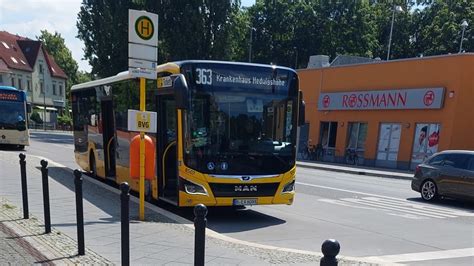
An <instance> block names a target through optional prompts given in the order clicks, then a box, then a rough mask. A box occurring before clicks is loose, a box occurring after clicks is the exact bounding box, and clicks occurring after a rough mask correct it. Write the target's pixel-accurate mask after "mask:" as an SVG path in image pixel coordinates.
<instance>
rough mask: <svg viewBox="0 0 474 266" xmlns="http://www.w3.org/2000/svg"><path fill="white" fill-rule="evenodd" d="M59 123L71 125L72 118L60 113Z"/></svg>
mask: <svg viewBox="0 0 474 266" xmlns="http://www.w3.org/2000/svg"><path fill="white" fill-rule="evenodd" d="M58 124H60V125H63V126H70V125H72V118H71V117H70V116H68V115H60V116H58Z"/></svg>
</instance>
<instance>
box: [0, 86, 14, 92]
mask: <svg viewBox="0 0 474 266" xmlns="http://www.w3.org/2000/svg"><path fill="white" fill-rule="evenodd" d="M0 90H11V91H19V90H18V89H17V88H15V87H12V86H0Z"/></svg>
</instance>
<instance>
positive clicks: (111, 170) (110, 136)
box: [100, 97, 116, 179]
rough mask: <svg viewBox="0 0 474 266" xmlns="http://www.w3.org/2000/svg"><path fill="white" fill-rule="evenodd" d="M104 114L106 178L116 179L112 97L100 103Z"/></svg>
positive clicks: (105, 98)
mask: <svg viewBox="0 0 474 266" xmlns="http://www.w3.org/2000/svg"><path fill="white" fill-rule="evenodd" d="M100 107H101V111H102V112H101V113H102V117H101V119H102V138H103V144H104V147H103V148H104V165H105V177H110V178H113V179H115V146H116V139H115V119H114V109H113V107H114V105H113V101H112V98H111V97H104V98H102V99H101V102H100Z"/></svg>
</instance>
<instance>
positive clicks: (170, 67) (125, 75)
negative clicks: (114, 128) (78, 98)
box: [71, 60, 296, 91]
mask: <svg viewBox="0 0 474 266" xmlns="http://www.w3.org/2000/svg"><path fill="white" fill-rule="evenodd" d="M184 64H226V65H240V66H242V65H244V66H255V67H264V68H274V69H282V70H288V71H292V72H295V73H296V71H295V70H294V69H291V68H288V67H282V66H276V65H265V64H256V63H245V62H230V61H213V60H184V61H176V62H169V63H165V64H162V65H159V66H157V67H156V71H157V72H162V71H168V72H171V73H173V74H177V73H178V72H177V71H178V70H179V68H180V67H181V66H182V65H184ZM131 78H133V77H132V76H131V75H130V72H129V71H128V70H127V71H123V72H120V73H118V74H117V75H115V76H111V77H107V78H103V79H98V80H93V81H89V82H85V83H81V84H76V85H74V86H72V87H71V91H75V90H80V89H84V88H89V87H94V86H100V85H103V84H109V83H113V82H117V81H122V80H127V79H131Z"/></svg>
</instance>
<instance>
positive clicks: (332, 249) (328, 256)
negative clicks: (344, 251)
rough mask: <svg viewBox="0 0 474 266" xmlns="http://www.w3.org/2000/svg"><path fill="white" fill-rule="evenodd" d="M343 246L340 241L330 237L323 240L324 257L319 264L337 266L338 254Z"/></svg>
mask: <svg viewBox="0 0 474 266" xmlns="http://www.w3.org/2000/svg"><path fill="white" fill-rule="evenodd" d="M340 250H341V246H340V245H339V242H338V241H337V240H335V239H328V240H326V241H324V242H323V245H322V246H321V251H322V252H323V255H324V257H322V258H321V262H320V264H319V265H321V266H337V263H338V261H337V259H336V256H337V254H339V251H340Z"/></svg>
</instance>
